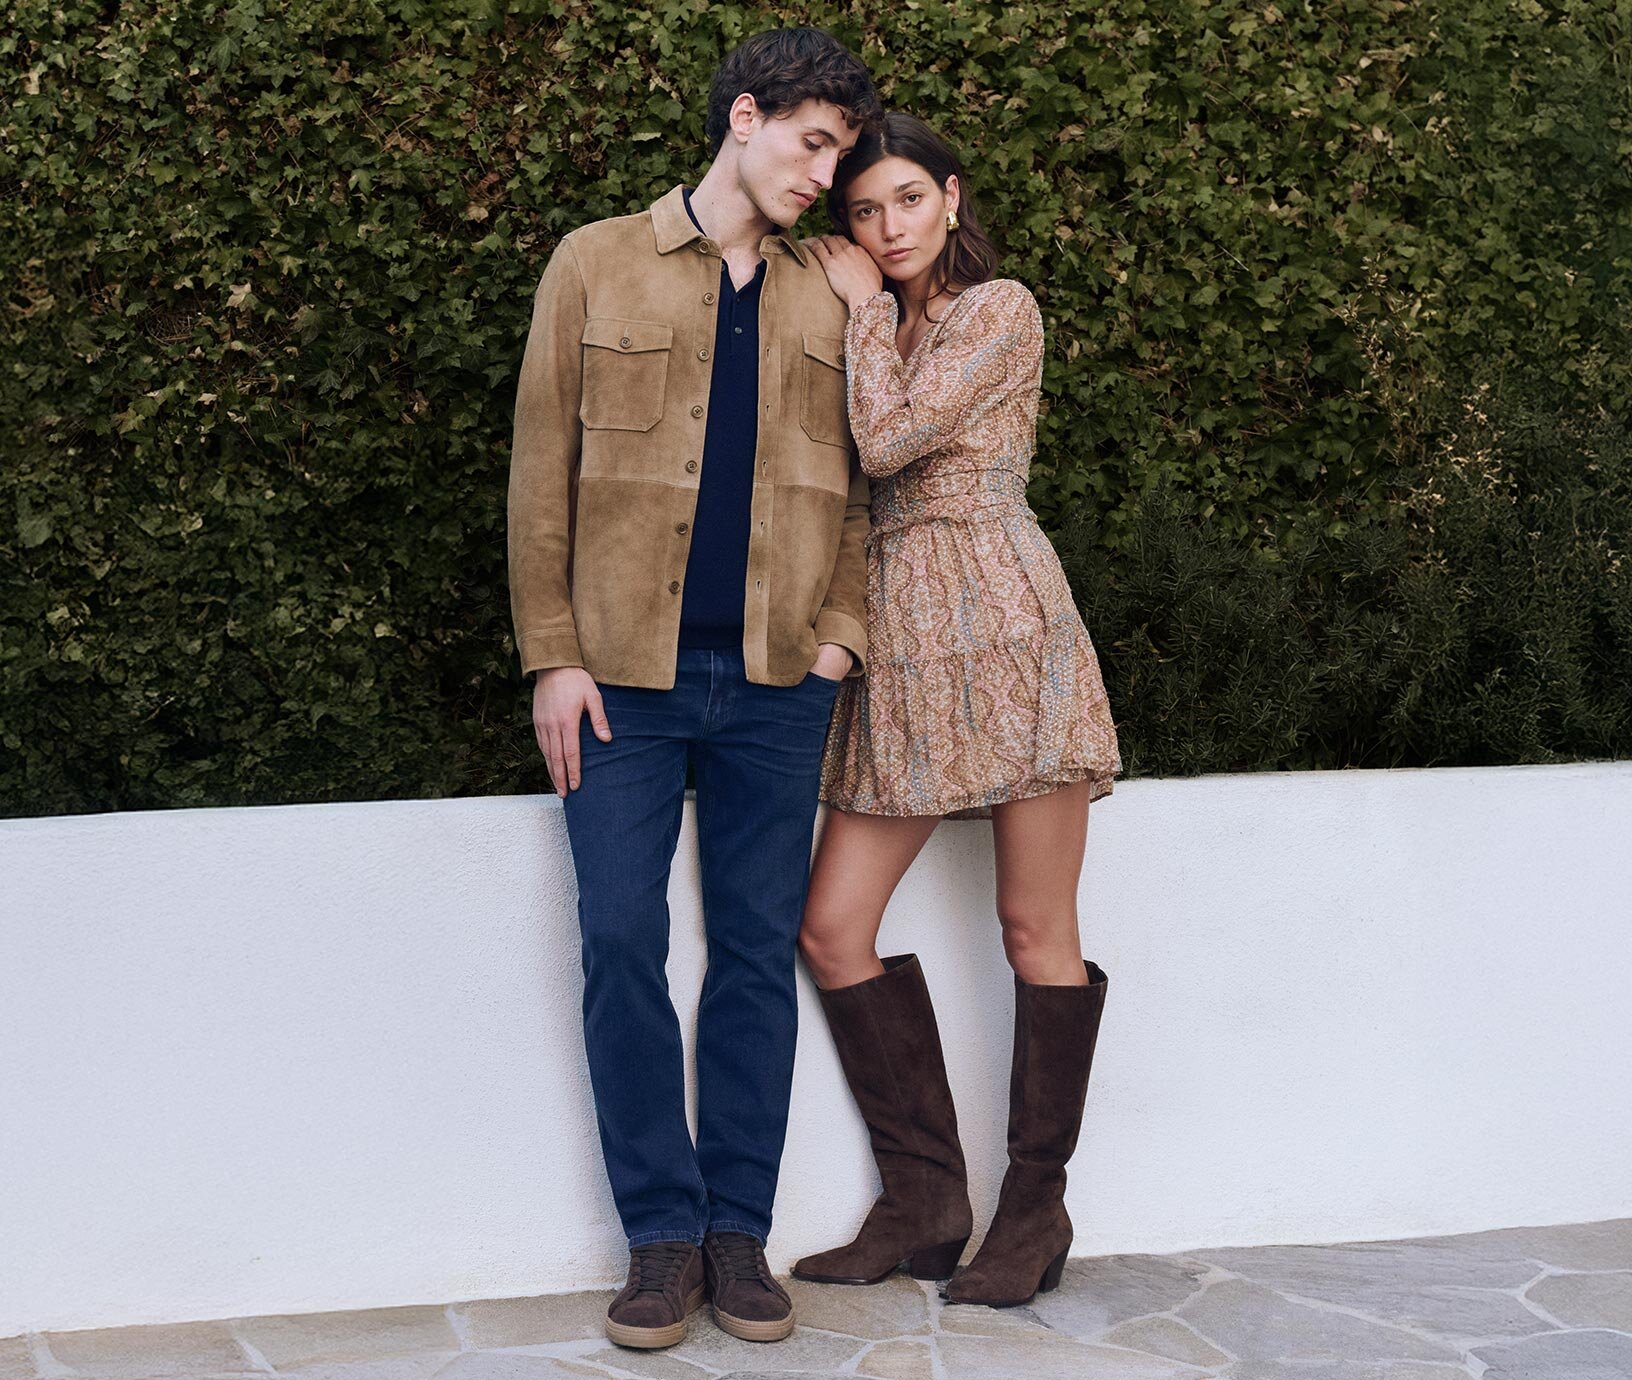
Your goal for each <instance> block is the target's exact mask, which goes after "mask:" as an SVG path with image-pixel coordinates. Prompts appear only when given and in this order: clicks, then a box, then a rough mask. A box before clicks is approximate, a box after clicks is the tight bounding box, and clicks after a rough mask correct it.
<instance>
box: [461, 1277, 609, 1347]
mask: <svg viewBox="0 0 1632 1380" xmlns="http://www.w3.org/2000/svg"><path fill="white" fill-rule="evenodd" d="M616 1297H617V1291H616V1290H615V1289H595V1290H591V1291H588V1292H586V1293H581V1294H539V1295H536V1296H534V1297H531V1298H516V1299H483V1300H481V1301H479V1302H473V1303H456V1304H454V1305H453V1311H454V1314H455V1316H456V1317H457V1318H458V1320H459V1327H460V1329H461V1331H462V1332H463V1333H464V1337H465V1344H466V1345H467V1346H470V1347H473V1348H475V1349H476V1350H488V1349H492V1348H495V1347H507V1346H536V1345H538V1344H539V1343H541V1342H571V1341H582V1340H586V1339H588V1338H591V1337H605V1336H606V1310H607V1308H609V1307H610V1306H611V1303H612V1300H613V1299H614V1298H616Z"/></svg>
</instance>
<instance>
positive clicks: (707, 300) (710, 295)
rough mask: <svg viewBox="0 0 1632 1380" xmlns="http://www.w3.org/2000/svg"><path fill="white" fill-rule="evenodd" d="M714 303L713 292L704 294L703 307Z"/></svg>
mask: <svg viewBox="0 0 1632 1380" xmlns="http://www.w3.org/2000/svg"><path fill="white" fill-rule="evenodd" d="M713 301H714V294H713V293H712V292H705V293H704V294H703V305H704V306H709V305H711V304H712V303H713Z"/></svg>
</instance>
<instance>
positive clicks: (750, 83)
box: [708, 29, 884, 157]
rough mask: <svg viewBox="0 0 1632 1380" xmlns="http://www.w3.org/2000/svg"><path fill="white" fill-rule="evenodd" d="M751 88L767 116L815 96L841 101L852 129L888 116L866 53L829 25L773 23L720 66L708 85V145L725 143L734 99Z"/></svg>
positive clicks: (714, 151)
mask: <svg viewBox="0 0 1632 1380" xmlns="http://www.w3.org/2000/svg"><path fill="white" fill-rule="evenodd" d="M744 91H746V92H747V93H748V94H749V95H750V96H752V97H753V98H754V100H755V101H756V102H757V103H758V105H759V108H760V110H761V111H762V112H763V113H764V114H765V115H767V116H774V115H780V114H781V113H782V112H783V111H785V110H792V109H794V108H795V107H797V106H798V105H799V104H800V103H801V102H802V101H806V100H809V99H811V98H812V97H814V98H815V99H817V100H822V101H828V102H830V103H832V104H833V105H836V106H838V107H839V108H840V109H841V110H843V111H844V113H845V123H846V124H847V125H849V127H850V128H851V129H855V128H856V127H857V126H858V125H859V126H861V127H862V128H863V129H864V130H865V129H867V128H871V127H873V126H874V125H876V124H878V123H879V122H880V121H881V120H882V119H883V118H884V106H883V103H882V102H881V101H880V100H879V97H878V92H877V91H875V90H874V89H873V79H872V77H871V76H870V75H869V74H868V72H867V69H866V67H864V66H863V65H862V62H861V59H860V58H858V57H857V56H856V55H855V54H854V53H852V52H851V51H850V50H849V49H848V48H846V47H845V46H844V44H842V43H840V42H839V40H838V39H836V38H834V37H833V35H832V34H830V33H828V32H827V31H826V30H825V29H767V30H766V31H765V32H764V33H760V34H755V35H754V36H753V37H752V38H749V39H745V40H744V41H743V42H742V43H740V44H738V45H737V46H736V47H735V48H733V49H732V50H731V52H729V53H728V54H727V55H726V57H725V60H724V61H723V62H722V63H720V65H719V67H718V68H716V69H715V72H714V78H713V80H712V81H711V82H710V83H709V89H708V151H709V155H710V157H713V156H715V155H717V154H718V153H719V151H720V146H721V145H722V144H724V143H725V135H726V131H727V129H728V128H729V125H730V114H731V106H732V103H733V102H734V101H735V100H736V99H737V97H738V96H740V95H742V93H743V92H744Z"/></svg>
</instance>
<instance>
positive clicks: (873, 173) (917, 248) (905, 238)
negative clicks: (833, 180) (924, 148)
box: [845, 154, 958, 282]
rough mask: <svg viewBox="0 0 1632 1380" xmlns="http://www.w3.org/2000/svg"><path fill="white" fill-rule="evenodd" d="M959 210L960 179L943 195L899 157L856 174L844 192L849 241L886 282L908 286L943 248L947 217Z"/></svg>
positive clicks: (926, 174) (931, 180)
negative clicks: (866, 256) (869, 260)
mask: <svg viewBox="0 0 1632 1380" xmlns="http://www.w3.org/2000/svg"><path fill="white" fill-rule="evenodd" d="M957 206H958V179H957V178H956V177H949V178H947V180H946V187H945V189H944V190H943V189H942V188H941V187H939V186H937V185H936V182H935V179H934V178H933V177H931V176H930V174H929V172H928V171H927V170H926V169H925V168H923V167H921V166H919V165H918V164H917V163H914V162H912V161H911V160H910V159H907V158H902V157H900V156H899V155H897V154H891V155H889V156H888V157H886V158H881V159H879V161H878V162H876V163H874V164H873V166H872V167H870V168H868V169H867V170H866V171H865V172H862V173H858V174H857V175H856V179H855V181H853V182H852V183H851V184H850V186H849V187H848V189H847V190H846V192H845V212H846V217H847V219H848V220H849V222H850V238H851V239H853V240H854V241H855V242H856V243H857V244H859V245H860V246H861V247H862V248H863V249H865V250H866V251H867V252H868V253H869V254H871V255H872V256H873V262H874V263H876V264H877V265H878V267H879V271H880V272H881V273H883V275H884V276H885V277H886V278H892V279H895V280H896V281H897V282H910V281H911V280H912V279H914V278H916V277H918V276H919V275H920V274H922V273H926V272H928V270H929V269H930V267H931V266H932V265H933V264H934V263H935V260H936V259H938V258H939V257H940V254H941V250H942V249H944V248H945V247H946V236H947V233H948V232H947V228H946V213H947V212H948V211H955V210H956V209H957Z"/></svg>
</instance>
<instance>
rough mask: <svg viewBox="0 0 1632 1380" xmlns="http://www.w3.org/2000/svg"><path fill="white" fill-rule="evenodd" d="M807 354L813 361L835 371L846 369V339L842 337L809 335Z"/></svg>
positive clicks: (807, 337) (806, 342)
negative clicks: (815, 360)
mask: <svg viewBox="0 0 1632 1380" xmlns="http://www.w3.org/2000/svg"><path fill="white" fill-rule="evenodd" d="M805 353H806V354H807V355H809V356H810V357H811V358H812V359H819V360H821V362H822V363H823V364H826V365H830V366H831V367H832V368H834V369H842V368H844V337H843V336H842V335H807V336H806V337H805Z"/></svg>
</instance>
